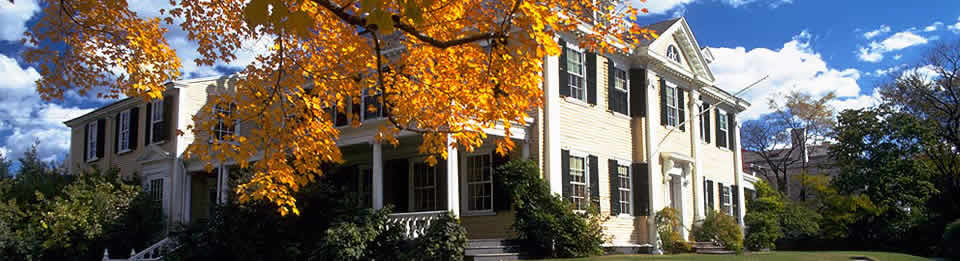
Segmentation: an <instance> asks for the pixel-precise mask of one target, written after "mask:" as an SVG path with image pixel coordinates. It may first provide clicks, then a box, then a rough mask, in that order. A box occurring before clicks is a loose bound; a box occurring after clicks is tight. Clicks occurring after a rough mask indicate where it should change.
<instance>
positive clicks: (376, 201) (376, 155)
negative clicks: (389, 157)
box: [372, 142, 383, 209]
mask: <svg viewBox="0 0 960 261" xmlns="http://www.w3.org/2000/svg"><path fill="white" fill-rule="evenodd" d="M372 171H373V208H374V209H381V208H383V149H382V145H380V143H379V142H374V143H373V170H372Z"/></svg>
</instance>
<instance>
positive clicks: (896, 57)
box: [893, 54, 903, 60]
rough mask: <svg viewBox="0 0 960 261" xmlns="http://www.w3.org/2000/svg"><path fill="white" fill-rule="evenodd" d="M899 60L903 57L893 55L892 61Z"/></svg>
mask: <svg viewBox="0 0 960 261" xmlns="http://www.w3.org/2000/svg"><path fill="white" fill-rule="evenodd" d="M900 58H903V55H902V54H898V55H894V56H893V59H894V60H900Z"/></svg>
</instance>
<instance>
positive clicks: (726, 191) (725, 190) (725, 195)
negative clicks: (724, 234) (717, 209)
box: [720, 186, 733, 216]
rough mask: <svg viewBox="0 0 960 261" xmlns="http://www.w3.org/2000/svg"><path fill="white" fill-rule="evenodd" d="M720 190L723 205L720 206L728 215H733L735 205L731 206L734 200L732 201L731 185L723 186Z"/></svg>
mask: <svg viewBox="0 0 960 261" xmlns="http://www.w3.org/2000/svg"><path fill="white" fill-rule="evenodd" d="M720 192H721V194H720V204H721V205H720V206H721V208H722V209H723V213H727V214H728V215H731V216H733V207H731V203H732V202H731V199H732V197H730V187H729V186H723V187H721V188H720Z"/></svg>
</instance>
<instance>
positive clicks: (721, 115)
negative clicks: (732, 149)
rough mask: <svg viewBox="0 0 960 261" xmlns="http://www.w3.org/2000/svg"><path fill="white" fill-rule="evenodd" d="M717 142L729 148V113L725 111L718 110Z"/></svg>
mask: <svg viewBox="0 0 960 261" xmlns="http://www.w3.org/2000/svg"><path fill="white" fill-rule="evenodd" d="M717 129H718V130H719V131H717V144H718V145H719V146H720V147H724V148H729V146H728V145H727V133H728V132H729V131H728V130H727V113H726V112H724V111H722V110H721V111H718V112H717Z"/></svg>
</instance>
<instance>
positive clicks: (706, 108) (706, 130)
mask: <svg viewBox="0 0 960 261" xmlns="http://www.w3.org/2000/svg"><path fill="white" fill-rule="evenodd" d="M700 113H703V138H704V141H706V142H707V143H710V133H711V132H712V131H710V104H709V103H706V102H704V103H703V111H702V112H700Z"/></svg>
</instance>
